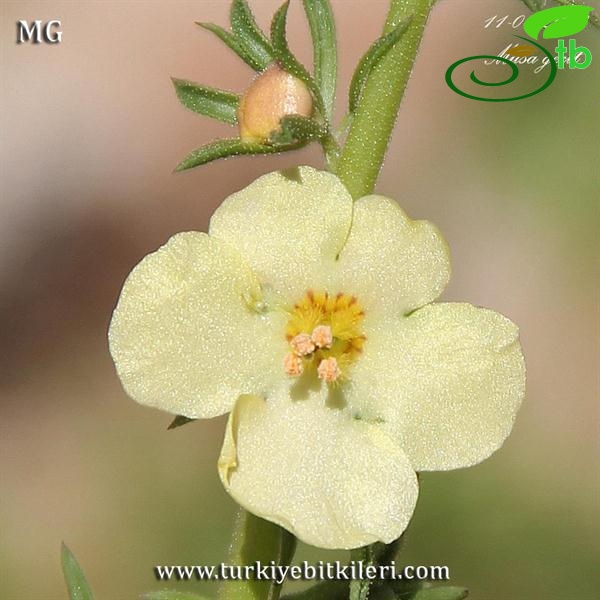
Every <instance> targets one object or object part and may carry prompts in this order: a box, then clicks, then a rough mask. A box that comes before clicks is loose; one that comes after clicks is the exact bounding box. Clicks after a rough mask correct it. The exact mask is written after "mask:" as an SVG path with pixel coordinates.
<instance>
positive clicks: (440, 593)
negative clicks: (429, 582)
mask: <svg viewBox="0 0 600 600" xmlns="http://www.w3.org/2000/svg"><path fill="white" fill-rule="evenodd" d="M468 595H469V590H468V589H467V588H462V587H455V586H444V587H430V588H423V589H422V590H420V591H418V592H417V593H416V594H415V595H414V596H413V598H412V600H464V598H466V597H467V596H468Z"/></svg>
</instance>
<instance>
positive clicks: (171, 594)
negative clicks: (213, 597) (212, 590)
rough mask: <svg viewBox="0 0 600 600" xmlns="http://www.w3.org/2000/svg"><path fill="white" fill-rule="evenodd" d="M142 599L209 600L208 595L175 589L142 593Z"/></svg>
mask: <svg viewBox="0 0 600 600" xmlns="http://www.w3.org/2000/svg"><path fill="white" fill-rule="evenodd" d="M142 600H209V598H208V596H199V595H198V594H191V593H190V592H177V591H175V590H160V591H158V592H146V593H145V594H142Z"/></svg>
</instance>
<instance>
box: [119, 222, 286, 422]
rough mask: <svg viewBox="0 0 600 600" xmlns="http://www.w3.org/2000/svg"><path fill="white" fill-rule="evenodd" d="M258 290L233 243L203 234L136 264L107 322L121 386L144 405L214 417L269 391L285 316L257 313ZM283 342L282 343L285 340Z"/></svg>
mask: <svg viewBox="0 0 600 600" xmlns="http://www.w3.org/2000/svg"><path fill="white" fill-rule="evenodd" d="M259 293H260V291H259V287H258V283H257V281H256V278H255V277H254V276H253V274H252V272H251V271H250V269H249V268H248V266H247V265H245V264H244V263H243V261H242V259H241V258H240V256H239V255H238V254H237V252H236V251H235V250H233V249H232V248H229V247H228V246H227V245H226V244H225V243H223V242H221V241H219V240H212V239H210V238H209V236H207V235H206V234H204V233H197V232H188V233H181V234H178V235H176V236H174V237H172V238H171V239H170V240H169V241H168V242H167V243H166V244H165V245H164V246H162V248H160V249H159V250H157V251H156V252H154V253H153V254H150V255H148V256H146V257H145V258H144V259H143V260H142V261H141V262H140V263H139V264H138V265H137V266H136V267H135V268H134V269H133V271H132V272H131V274H130V275H129V277H128V278H127V281H126V282H125V285H124V286H123V291H122V292H121V297H120V298H119V303H118V305H117V308H116V309H115V312H114V314H113V318H112V322H111V325H110V331H109V343H110V351H111V354H112V357H113V360H114V361H115V365H116V367H117V371H118V373H119V377H120V378H121V382H122V383H123V387H124V388H125V391H126V392H127V393H128V394H129V395H130V396H131V397H132V398H133V399H134V400H137V401H138V402H140V403H141V404H146V405H149V406H155V407H158V408H162V409H163V410H166V411H169V412H172V413H175V414H181V415H185V416H187V417H213V416H216V415H220V414H223V413H225V412H227V411H229V410H231V407H232V406H233V404H234V402H235V400H236V399H237V397H238V396H239V395H240V394H241V393H248V392H252V393H264V391H265V389H266V388H267V386H268V385H269V383H270V381H271V379H272V377H273V376H274V374H275V373H277V374H279V372H280V371H281V360H282V358H281V357H282V356H283V354H284V352H285V348H284V340H283V336H281V340H279V339H273V338H272V336H273V332H276V331H283V324H278V326H276V327H273V326H272V324H270V323H269V321H272V320H280V319H281V316H279V315H276V314H273V313H269V314H268V315H259V314H258V313H257V312H254V311H252V310H250V309H249V307H248V304H247V303H246V302H245V301H244V298H245V297H246V298H247V297H250V296H252V295H254V296H256V295H258V294H259ZM279 346H281V348H279Z"/></svg>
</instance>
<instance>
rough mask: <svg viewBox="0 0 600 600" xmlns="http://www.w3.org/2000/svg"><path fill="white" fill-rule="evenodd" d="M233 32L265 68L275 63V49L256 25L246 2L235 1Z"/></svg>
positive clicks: (232, 13) (232, 9)
mask: <svg viewBox="0 0 600 600" xmlns="http://www.w3.org/2000/svg"><path fill="white" fill-rule="evenodd" d="M230 19H231V30H232V31H233V33H234V34H235V35H236V36H237V37H238V39H239V40H240V41H241V42H242V43H243V44H244V46H246V50H247V51H248V52H249V53H250V54H252V55H253V56H254V58H255V60H256V61H257V62H260V63H261V64H263V68H265V67H267V66H268V65H269V64H270V63H272V62H273V48H272V47H271V43H270V42H269V40H268V39H267V38H266V37H265V35H264V33H263V32H262V31H261V30H260V28H259V26H258V25H257V24H256V20H255V18H254V15H253V14H252V11H251V10H250V7H249V6H248V3H247V2H246V0H233V3H232V4H231V13H230Z"/></svg>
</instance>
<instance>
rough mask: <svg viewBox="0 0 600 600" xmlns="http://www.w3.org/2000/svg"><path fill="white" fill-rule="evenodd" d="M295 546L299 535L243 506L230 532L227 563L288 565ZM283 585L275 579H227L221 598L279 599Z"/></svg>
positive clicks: (221, 591) (248, 599)
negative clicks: (246, 509)
mask: <svg viewBox="0 0 600 600" xmlns="http://www.w3.org/2000/svg"><path fill="white" fill-rule="evenodd" d="M295 550H296V538H295V537H294V536H293V535H292V534H291V533H289V532H288V531H286V530H285V529H283V528H281V527H279V525H275V524H274V523H271V522H269V521H265V520H264V519H261V518H260V517H257V516H255V515H253V514H252V513H249V512H247V511H245V510H244V509H243V508H240V510H239V512H238V514H237V516H236V519H235V525H234V529H233V534H232V536H231V546H230V550H229V558H228V561H227V564H229V565H235V566H238V565H239V566H241V567H244V566H247V565H254V563H255V562H256V561H260V562H261V563H262V564H264V565H268V564H269V563H270V562H271V561H274V562H275V564H277V565H289V564H290V562H291V560H292V558H293V556H294V552H295ZM280 593H281V585H278V584H277V583H275V582H274V581H265V580H260V581H259V580H257V579H244V580H241V579H237V580H229V581H224V582H223V583H222V584H221V587H220V588H219V593H218V598H219V600H277V598H279V594H280Z"/></svg>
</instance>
